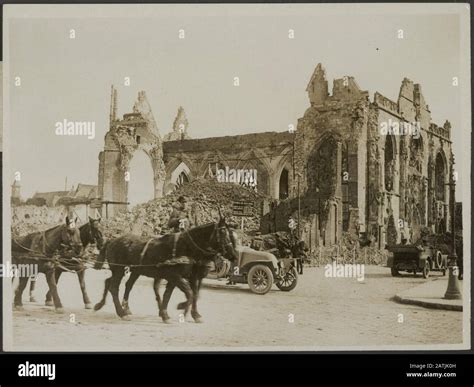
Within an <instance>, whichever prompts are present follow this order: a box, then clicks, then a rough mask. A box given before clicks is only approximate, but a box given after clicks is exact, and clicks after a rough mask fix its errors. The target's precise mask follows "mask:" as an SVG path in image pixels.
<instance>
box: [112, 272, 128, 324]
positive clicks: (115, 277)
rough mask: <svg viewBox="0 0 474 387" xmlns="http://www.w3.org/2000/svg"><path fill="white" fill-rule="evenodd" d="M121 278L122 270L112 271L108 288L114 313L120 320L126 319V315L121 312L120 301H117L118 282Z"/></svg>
mask: <svg viewBox="0 0 474 387" xmlns="http://www.w3.org/2000/svg"><path fill="white" fill-rule="evenodd" d="M123 276H124V271H123V269H118V270H115V271H112V278H111V281H110V287H109V290H110V293H111V294H112V299H113V300H114V305H115V311H116V312H117V315H118V316H119V317H121V318H125V317H127V314H126V313H125V311H124V310H123V308H122V305H121V304H120V300H119V287H120V282H121V281H122V278H123Z"/></svg>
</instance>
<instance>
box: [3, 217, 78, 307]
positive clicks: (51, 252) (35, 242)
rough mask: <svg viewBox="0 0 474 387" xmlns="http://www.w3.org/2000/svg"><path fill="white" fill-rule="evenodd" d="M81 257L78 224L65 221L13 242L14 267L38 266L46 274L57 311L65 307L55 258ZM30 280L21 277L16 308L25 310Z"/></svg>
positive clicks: (68, 220)
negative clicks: (24, 292)
mask: <svg viewBox="0 0 474 387" xmlns="http://www.w3.org/2000/svg"><path fill="white" fill-rule="evenodd" d="M81 253H82V243H81V238H80V233H79V230H78V229H77V228H76V222H75V221H74V220H70V219H69V218H68V217H66V224H62V225H59V226H56V227H53V228H51V229H49V230H46V231H38V232H34V233H32V234H28V235H26V236H24V237H20V238H15V239H12V263H13V264H16V265H18V264H21V265H25V264H27V265H37V269H38V270H37V271H38V272H39V273H44V275H45V276H46V280H47V282H48V286H49V290H50V292H51V294H52V297H53V301H54V306H55V308H56V311H57V312H59V313H61V312H62V304H61V300H60V298H59V295H58V290H57V287H56V280H55V276H54V273H55V268H56V262H55V257H56V256H58V255H59V256H61V257H67V258H73V257H74V256H79V255H80V254H81ZM28 278H29V277H20V283H19V285H18V288H17V290H16V292H15V299H14V307H15V309H22V307H23V304H22V295H23V291H24V290H25V287H26V285H27V283H28Z"/></svg>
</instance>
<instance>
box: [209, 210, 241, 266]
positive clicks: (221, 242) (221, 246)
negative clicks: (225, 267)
mask: <svg viewBox="0 0 474 387" xmlns="http://www.w3.org/2000/svg"><path fill="white" fill-rule="evenodd" d="M211 243H212V244H213V246H212V247H213V248H214V249H215V250H217V251H219V252H220V253H221V254H222V255H223V256H224V257H225V258H227V259H228V260H230V261H235V260H237V259H238V257H239V255H238V253H237V250H236V248H237V241H236V238H235V234H234V232H233V231H232V230H231V229H230V227H229V225H228V224H227V222H226V219H225V216H224V215H222V212H221V209H220V207H219V221H218V222H217V223H216V225H215V231H214V233H213V238H211Z"/></svg>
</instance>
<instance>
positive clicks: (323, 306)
mask: <svg viewBox="0 0 474 387" xmlns="http://www.w3.org/2000/svg"><path fill="white" fill-rule="evenodd" d="M107 275H108V273H107V272H105V271H102V272H96V271H94V270H89V271H88V272H87V276H86V277H87V284H88V290H89V295H90V296H91V299H92V300H93V302H96V301H97V300H98V299H99V298H100V295H101V292H102V289H103V279H105V277H106V276H107ZM434 275H439V274H437V273H434ZM424 281H425V280H423V279H422V278H421V277H418V278H414V277H413V276H412V275H405V276H403V277H397V278H393V277H391V276H390V271H389V269H387V268H383V267H376V266H369V267H366V273H365V280H364V281H362V282H359V281H357V280H356V279H352V278H351V279H347V278H326V277H325V276H324V269H323V268H307V269H305V273H304V275H303V276H301V277H300V278H299V283H298V286H297V287H296V289H295V290H293V291H292V292H287V293H285V292H281V291H279V290H278V289H277V288H275V289H274V290H272V291H271V292H270V293H268V294H266V295H264V296H260V295H255V294H252V293H251V292H250V290H249V289H248V287H247V286H244V285H238V286H237V287H229V286H226V285H225V282H222V281H208V282H207V284H206V285H205V286H204V288H203V290H202V292H201V299H200V303H199V310H200V312H201V314H202V315H203V317H204V323H203V324H195V323H190V322H184V323H180V322H179V321H178V319H179V318H178V316H179V313H180V312H179V311H178V310H175V309H174V308H175V305H176V304H177V303H178V302H180V301H182V300H183V299H184V296H183V294H182V293H180V292H178V291H176V292H175V293H174V295H173V297H172V299H171V302H170V308H169V310H170V312H171V313H170V315H171V316H172V318H173V320H174V322H173V324H169V325H167V324H163V323H162V322H161V321H160V320H159V319H158V317H157V308H156V302H155V299H154V294H153V290H152V286H151V284H152V280H151V279H147V278H141V279H140V280H139V281H138V282H137V284H136V285H135V288H134V290H133V292H132V294H131V297H130V306H131V309H132V311H133V313H134V314H133V316H132V320H131V321H122V320H120V319H119V318H118V317H117V316H116V315H115V311H114V309H113V305H112V300H111V297H110V295H109V298H108V303H107V305H106V306H105V307H104V309H102V310H101V311H99V312H93V311H91V310H85V309H83V308H82V297H81V295H80V290H79V285H78V283H77V279H76V277H75V275H72V274H68V273H66V274H63V276H62V277H61V282H60V284H59V291H60V295H61V297H62V300H63V304H64V305H65V308H66V312H65V314H63V315H58V314H56V313H54V311H53V310H52V309H51V308H47V307H44V306H42V305H40V304H39V303H37V304H31V303H27V302H25V310H24V311H19V312H17V311H15V312H14V313H13V326H14V349H16V350H48V349H50V350H69V351H81V350H122V351H123V350H126V351H130V350H145V351H163V350H182V349H189V350H198V349H215V348H227V349H236V350H237V349H249V348H254V349H257V348H260V349H277V348H278V349H303V347H304V348H305V349H310V348H312V349H327V350H330V349H336V348H341V347H354V349H355V347H356V346H366V347H367V346H370V347H371V348H373V347H379V346H390V347H391V348H397V347H398V346H406V345H411V346H417V345H433V344H459V343H461V342H462V314H463V313H462V312H453V311H444V310H431V309H424V308H421V307H417V306H410V305H402V304H398V303H395V302H394V301H391V298H392V297H393V296H394V295H395V294H396V293H397V292H399V291H401V290H404V289H408V288H410V287H413V286H416V285H418V284H421V283H423V282H424ZM37 288H38V291H37V296H38V297H37V298H43V295H44V292H45V290H46V284H45V281H44V279H43V278H42V277H40V280H39V281H38V285H37ZM40 296H41V297H40ZM25 298H26V292H25ZM71 314H73V315H71ZM292 318H293V319H294V322H290V321H291V320H292ZM402 319H403V322H400V321H401V320H402ZM71 320H75V323H74V322H70V321H71ZM466 329H468V328H467V327H466ZM374 349H375V348H374ZM398 349H400V348H398ZM418 349H421V348H420V347H418Z"/></svg>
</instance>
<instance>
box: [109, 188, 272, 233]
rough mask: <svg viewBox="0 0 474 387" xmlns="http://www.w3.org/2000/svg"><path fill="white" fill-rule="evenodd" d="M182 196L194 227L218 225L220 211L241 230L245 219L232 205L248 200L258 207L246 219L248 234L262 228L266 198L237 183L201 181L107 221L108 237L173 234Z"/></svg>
mask: <svg viewBox="0 0 474 387" xmlns="http://www.w3.org/2000/svg"><path fill="white" fill-rule="evenodd" d="M180 196H184V197H185V198H186V201H187V203H186V211H187V212H188V216H189V219H190V221H191V223H192V224H193V225H201V224H206V223H209V222H214V221H216V220H217V219H218V218H219V210H218V208H219V207H220V208H221V210H222V214H223V215H225V216H226V219H227V221H228V223H233V224H234V225H235V226H237V227H240V224H241V218H240V217H234V216H232V203H233V201H239V200H244V201H249V202H253V203H254V206H253V209H252V216H250V217H245V219H244V231H245V232H246V233H252V232H254V231H256V230H258V229H259V227H260V212H261V208H262V201H263V199H264V198H265V197H264V196H263V195H261V194H259V193H257V192H254V191H253V190H250V189H248V188H245V187H242V186H240V185H237V184H234V183H221V182H217V181H215V180H204V179H198V180H194V181H192V182H190V183H187V184H184V185H182V186H181V187H180V188H178V189H177V190H175V191H173V192H172V193H171V194H169V195H166V196H164V197H162V198H159V199H154V200H151V201H149V202H147V203H143V204H139V205H137V206H135V207H133V208H132V209H131V210H130V211H128V212H123V213H119V214H118V215H117V216H115V217H114V218H112V219H108V220H105V219H103V224H104V226H105V227H104V232H105V236H106V237H108V238H110V237H116V236H119V235H122V234H124V233H129V232H132V233H134V234H137V235H142V236H154V235H160V234H166V233H168V232H170V230H169V228H168V221H169V218H170V215H171V213H172V211H173V205H174V204H175V203H176V202H177V200H178V198H179V197H180Z"/></svg>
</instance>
